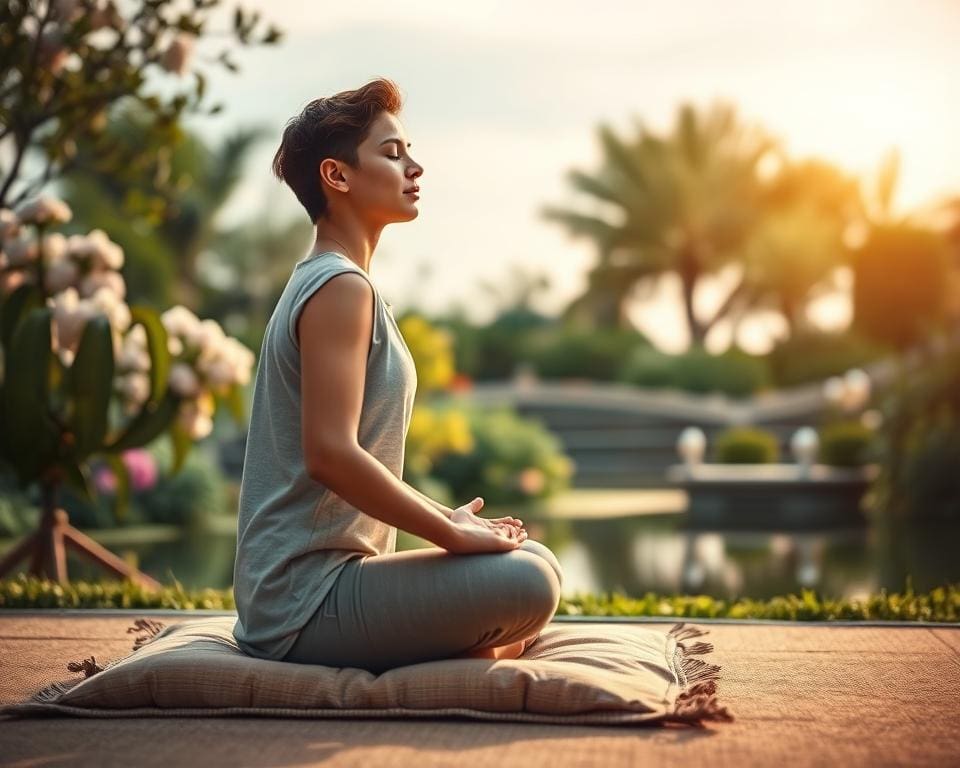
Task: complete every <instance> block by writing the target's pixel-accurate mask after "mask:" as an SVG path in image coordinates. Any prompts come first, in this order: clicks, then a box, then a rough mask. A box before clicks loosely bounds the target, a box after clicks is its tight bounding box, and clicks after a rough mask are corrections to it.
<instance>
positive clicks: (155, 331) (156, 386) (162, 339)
mask: <svg viewBox="0 0 960 768" xmlns="http://www.w3.org/2000/svg"><path fill="white" fill-rule="evenodd" d="M130 317H131V327H133V325H136V324H138V323H139V324H140V325H142V326H143V329H144V330H145V331H146V332H147V351H148V352H149V353H150V400H151V401H153V402H155V403H156V402H159V401H160V400H161V399H162V398H163V397H164V395H166V394H167V380H168V379H169V377H170V350H169V348H168V347H167V329H166V328H164V327H163V323H162V322H161V321H160V315H158V314H157V312H156V310H153V309H151V308H150V307H145V306H139V305H137V306H133V307H130Z"/></svg>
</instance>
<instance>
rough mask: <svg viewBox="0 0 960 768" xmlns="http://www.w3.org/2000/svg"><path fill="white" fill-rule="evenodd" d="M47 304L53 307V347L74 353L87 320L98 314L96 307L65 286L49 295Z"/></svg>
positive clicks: (74, 289)
mask: <svg viewBox="0 0 960 768" xmlns="http://www.w3.org/2000/svg"><path fill="white" fill-rule="evenodd" d="M47 305H48V306H50V307H51V308H52V309H53V326H52V332H53V347H54V349H55V350H69V351H70V352H73V353H76V351H77V346H78V345H79V343H80V336H81V335H82V334H83V329H84V327H85V326H86V324H87V320H89V319H90V318H91V317H93V316H94V315H96V314H98V310H97V308H96V307H95V306H94V305H93V304H92V303H91V302H90V301H87V300H81V299H80V296H79V294H78V293H77V289H76V288H67V289H66V290H64V291H61V292H60V293H58V294H56V295H55V296H52V297H50V298H49V299H47ZM61 359H62V358H61ZM71 362H72V358H71Z"/></svg>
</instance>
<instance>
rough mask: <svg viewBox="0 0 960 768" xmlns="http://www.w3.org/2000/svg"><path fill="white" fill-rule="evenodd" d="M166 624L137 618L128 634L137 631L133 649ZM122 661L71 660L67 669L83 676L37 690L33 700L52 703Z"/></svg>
mask: <svg viewBox="0 0 960 768" xmlns="http://www.w3.org/2000/svg"><path fill="white" fill-rule="evenodd" d="M163 628H164V624H163V623H162V622H160V621H154V620H153V619H136V620H135V621H134V622H133V626H132V627H128V628H127V634H128V635H129V634H130V633H132V632H136V633H138V634H137V637H136V638H135V639H134V641H133V650H134V651H138V650H140V649H141V648H142V647H143V646H144V645H146V644H147V643H149V642H151V641H152V640H153V639H155V638H156V636H157V635H159V634H160V632H161V630H163ZM120 661H122V659H116V660H115V661H112V662H110V663H109V664H106V665H104V666H101V665H100V664H97V659H96V657H94V656H91V657H90V658H89V659H83V660H82V661H71V662H68V663H67V669H68V670H69V671H70V672H83V678H80V679H76V680H63V681H60V682H57V683H51V684H50V685H48V686H46V687H45V688H43V689H41V690H40V691H37V693H35V694H33V696H31V697H30V698H31V700H32V701H36V702H39V703H41V704H51V703H54V702H56V701H57V699H59V698H60V697H61V696H63V694H65V693H66V692H67V691H69V690H70V689H72V688H73V687H74V686H76V685H79V684H80V683H82V682H83V681H84V680H86V679H87V678H88V677H93V676H94V675H95V674H97V673H98V672H103V670H105V669H109V668H110V667H112V666H113V665H114V664H116V663H118V662H120Z"/></svg>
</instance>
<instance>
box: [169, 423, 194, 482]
mask: <svg viewBox="0 0 960 768" xmlns="http://www.w3.org/2000/svg"><path fill="white" fill-rule="evenodd" d="M170 444H171V445H172V447H173V466H172V468H171V470H170V473H171V474H174V475H175V474H177V472H179V471H180V470H181V469H182V468H183V463H184V462H185V461H186V459H187V455H188V454H189V453H190V449H191V448H192V447H193V440H192V439H191V437H190V435H189V433H188V432H187V430H185V429H184V428H183V427H181V426H180V425H179V424H174V425H173V426H172V427H171V428H170Z"/></svg>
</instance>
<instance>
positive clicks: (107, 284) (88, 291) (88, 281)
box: [80, 269, 127, 299]
mask: <svg viewBox="0 0 960 768" xmlns="http://www.w3.org/2000/svg"><path fill="white" fill-rule="evenodd" d="M101 288H106V289H107V290H109V291H112V292H113V293H115V294H116V295H117V298H120V299H123V298H126V295H127V284H126V281H125V280H124V279H123V275H121V274H120V273H119V272H114V271H113V270H108V269H98V270H95V271H93V272H90V273H88V274H87V275H86V276H85V277H84V278H83V280H81V282H80V295H81V296H83V297H84V298H86V297H87V296H92V295H93V294H95V293H96V292H97V291H98V290H100V289H101Z"/></svg>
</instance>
